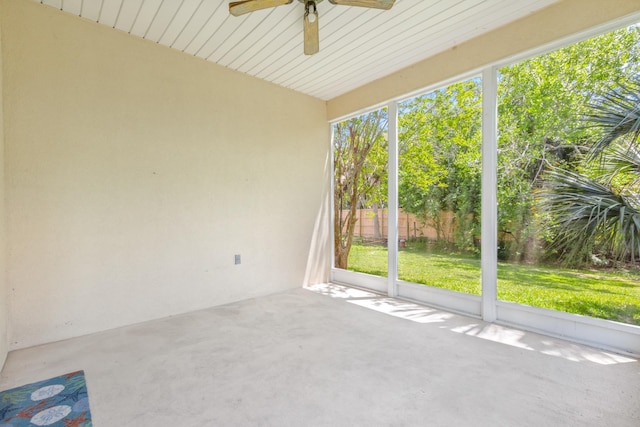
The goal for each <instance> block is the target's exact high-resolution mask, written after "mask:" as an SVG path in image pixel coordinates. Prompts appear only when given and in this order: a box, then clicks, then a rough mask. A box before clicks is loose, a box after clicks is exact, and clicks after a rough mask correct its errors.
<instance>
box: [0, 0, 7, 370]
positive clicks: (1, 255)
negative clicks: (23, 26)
mask: <svg viewBox="0 0 640 427" xmlns="http://www.w3.org/2000/svg"><path fill="white" fill-rule="evenodd" d="M0 16H2V3H1V2H0ZM2 107H3V102H2V22H1V21H0V369H2V366H3V365H4V361H5V359H6V357H7V351H8V348H9V346H8V343H7V320H8V317H7V314H8V305H7V282H6V279H7V264H6V244H7V236H6V229H5V219H6V216H5V185H4V122H3V116H4V115H3V108H2Z"/></svg>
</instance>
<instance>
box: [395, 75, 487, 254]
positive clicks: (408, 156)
mask: <svg viewBox="0 0 640 427" xmlns="http://www.w3.org/2000/svg"><path fill="white" fill-rule="evenodd" d="M480 90H481V87H480V81H479V79H471V80H467V81H464V82H459V83H454V84H452V85H449V86H447V87H445V88H442V89H439V90H436V91H433V92H431V93H428V94H426V95H423V96H420V97H417V98H414V99H412V100H410V101H408V102H406V103H404V104H403V105H402V106H401V109H400V118H399V172H398V175H399V204H400V206H401V207H402V208H403V209H404V210H405V211H408V212H411V213H414V214H416V215H418V216H419V217H421V218H422V220H423V221H424V222H425V223H427V224H429V225H431V226H432V227H433V228H434V229H435V230H436V233H437V239H438V240H439V241H440V242H441V243H446V244H449V243H450V242H449V241H448V236H446V234H447V232H448V231H449V230H445V229H444V225H445V224H444V221H443V215H442V213H443V211H448V212H452V213H453V214H454V230H455V232H454V243H455V245H456V247H457V248H458V249H462V250H469V249H473V242H474V235H476V234H478V231H479V219H480V216H479V213H480V163H481V162H480V145H481V138H482V136H481V113H482V110H481V97H480Z"/></svg>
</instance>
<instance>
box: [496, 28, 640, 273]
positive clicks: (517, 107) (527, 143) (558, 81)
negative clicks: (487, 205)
mask: <svg viewBox="0 0 640 427" xmlns="http://www.w3.org/2000/svg"><path fill="white" fill-rule="evenodd" d="M639 67H640V33H639V32H638V29H637V28H636V27H631V28H625V29H621V30H618V31H614V32H611V33H607V34H604V35H602V36H599V37H594V38H592V39H589V40H585V41H583V42H580V43H576V44H574V45H571V46H568V47H565V48H563V49H559V50H557V51H555V52H551V53H549V54H547V55H542V56H538V57H535V58H531V59H529V60H526V61H523V62H519V63H517V64H514V65H510V66H508V67H504V68H502V69H501V70H500V81H499V86H498V94H499V104H498V105H499V119H498V126H499V141H498V149H499V154H498V205H499V211H498V227H499V230H500V232H501V234H500V236H501V237H502V239H501V255H502V258H503V259H505V260H515V261H535V260H538V259H541V257H542V258H543V259H551V258H553V257H558V256H559V257H560V259H562V260H564V261H565V262H567V261H568V259H569V258H571V259H572V260H573V261H576V260H578V259H581V260H583V261H588V260H589V259H590V256H589V255H588V253H589V251H590V249H591V248H592V247H593V245H594V244H595V242H594V241H590V242H589V245H587V244H586V243H587V242H583V243H584V244H582V245H580V248H579V249H580V251H581V252H582V256H580V257H576V256H575V255H577V253H575V251H573V252H574V253H573V254H571V253H572V252H571V251H567V250H566V249H567V248H565V250H560V251H558V245H557V244H550V243H552V242H557V241H558V239H559V235H558V233H562V227H560V225H559V223H558V221H557V220H556V219H555V218H554V213H552V212H550V211H549V210H548V206H537V205H536V200H537V197H536V193H538V192H539V191H540V190H541V189H542V187H543V186H544V185H545V184H544V179H543V171H544V170H545V169H546V168H550V167H562V168H564V169H566V170H569V171H574V172H575V171H578V170H580V169H581V168H584V165H583V164H581V163H580V159H582V157H583V156H584V153H586V152H588V150H589V148H590V146H591V145H592V141H594V140H595V139H597V138H598V129H597V127H594V126H585V122H584V121H583V119H584V117H585V116H588V115H589V114H593V113H592V105H593V103H594V102H596V100H597V99H598V94H601V93H605V91H606V89H607V88H609V87H610V86H611V85H612V84H614V83H616V82H620V81H629V80H630V79H632V78H633V77H634V76H635V75H636V74H637V72H638V69H639ZM589 173H592V172H591V171H587V174H589Z"/></svg>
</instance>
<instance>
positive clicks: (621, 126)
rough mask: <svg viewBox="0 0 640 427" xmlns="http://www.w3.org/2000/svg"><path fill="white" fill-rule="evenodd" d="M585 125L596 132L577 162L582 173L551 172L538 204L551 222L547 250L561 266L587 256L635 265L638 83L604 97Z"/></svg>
mask: <svg viewBox="0 0 640 427" xmlns="http://www.w3.org/2000/svg"><path fill="white" fill-rule="evenodd" d="M592 108H593V112H592V113H590V114H588V115H587V116H586V117H587V120H588V121H589V122H591V123H594V125H595V126H594V127H595V128H597V129H598V130H600V131H601V132H602V135H601V136H600V138H599V139H598V141H597V142H596V143H595V144H594V145H593V147H592V148H591V150H590V151H589V153H588V154H587V155H586V156H584V158H583V159H582V160H583V161H582V164H581V168H580V169H581V170H582V171H584V172H583V173H579V172H573V171H571V170H569V169H568V168H554V169H552V170H551V171H550V172H549V174H548V182H549V188H548V189H547V190H546V191H544V192H543V193H542V196H543V197H542V204H543V205H544V206H545V207H546V208H547V209H548V210H549V211H550V212H551V213H552V215H553V216H554V217H555V218H556V224H554V226H556V227H557V234H556V235H555V237H554V240H553V246H554V247H555V248H557V250H558V252H559V254H560V255H561V257H562V258H563V259H564V260H565V262H568V263H572V264H576V263H580V262H584V260H585V258H587V259H588V258H590V257H591V256H592V254H593V253H597V254H600V255H601V256H604V257H610V258H614V259H617V260H621V261H627V262H633V263H635V262H636V261H637V260H639V259H640V199H638V193H639V191H638V190H640V186H639V183H640V151H639V147H638V135H639V133H640V132H639V129H640V114H638V111H639V110H640V82H637V83H635V84H634V85H633V86H627V85H624V86H621V87H620V88H617V89H613V90H610V91H609V92H608V93H606V94H605V95H604V96H603V97H602V98H601V100H600V101H599V103H597V104H595V105H593V107H592Z"/></svg>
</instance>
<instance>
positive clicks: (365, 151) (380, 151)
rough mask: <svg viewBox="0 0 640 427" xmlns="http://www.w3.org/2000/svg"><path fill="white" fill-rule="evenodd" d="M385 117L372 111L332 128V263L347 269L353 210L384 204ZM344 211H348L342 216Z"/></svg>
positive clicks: (386, 122)
mask: <svg viewBox="0 0 640 427" xmlns="http://www.w3.org/2000/svg"><path fill="white" fill-rule="evenodd" d="M387 124H388V114H387V110H386V109H381V110H376V111H372V112H370V113H367V114H363V115H362V116H359V117H354V118H352V119H349V120H345V121H343V122H340V123H338V124H336V125H335V126H334V132H333V162H334V194H333V199H334V205H333V215H334V251H335V252H334V262H335V266H336V267H338V268H347V263H348V257H349V251H350V249H351V244H352V242H353V234H354V228H355V224H356V222H357V218H356V209H358V208H360V207H371V206H376V207H379V206H383V205H384V204H385V203H386V200H387V163H388V154H387V152H388V150H387V148H388V142H387ZM344 210H348V213H347V215H346V217H345V216H343V215H342V212H343V211H344Z"/></svg>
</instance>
